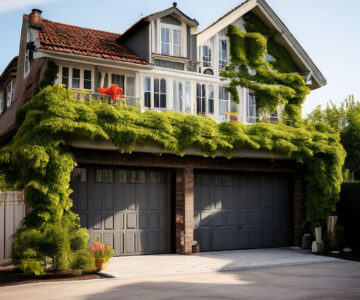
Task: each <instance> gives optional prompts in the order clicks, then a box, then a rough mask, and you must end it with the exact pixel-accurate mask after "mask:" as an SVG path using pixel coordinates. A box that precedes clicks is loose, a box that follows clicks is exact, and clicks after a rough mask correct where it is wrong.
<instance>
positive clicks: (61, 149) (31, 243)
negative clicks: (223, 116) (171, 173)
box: [0, 85, 345, 267]
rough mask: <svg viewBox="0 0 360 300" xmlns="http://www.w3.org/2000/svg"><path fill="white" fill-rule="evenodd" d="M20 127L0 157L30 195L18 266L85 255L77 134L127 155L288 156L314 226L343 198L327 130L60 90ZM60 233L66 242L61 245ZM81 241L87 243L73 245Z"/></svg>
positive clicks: (340, 156)
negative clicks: (74, 178)
mask: <svg viewBox="0 0 360 300" xmlns="http://www.w3.org/2000/svg"><path fill="white" fill-rule="evenodd" d="M17 120H18V122H19V124H21V126H20V127H19V130H18V132H17V133H16V135H15V137H14V138H13V140H12V142H11V143H10V144H9V145H7V146H5V147H3V148H2V149H1V150H0V167H1V169H2V170H4V172H5V171H6V175H7V177H6V178H7V180H9V181H10V182H12V183H13V184H14V185H15V186H17V187H18V188H19V189H22V190H24V192H25V199H26V201H27V202H28V204H29V205H30V206H31V207H32V210H31V212H29V214H27V216H26V218H25V220H24V224H23V226H22V228H21V229H20V230H19V232H18V234H17V236H16V239H15V242H14V258H15V260H16V261H18V262H19V260H21V259H22V258H23V253H24V251H26V250H27V249H29V248H30V249H34V250H35V251H36V253H37V254H36V258H39V259H41V258H44V256H45V255H48V256H52V255H56V256H57V257H58V261H59V263H60V266H61V267H64V266H66V264H67V263H68V262H69V257H71V251H75V250H79V249H84V248H85V247H84V246H85V245H86V242H85V240H86V239H87V235H86V233H85V231H83V229H80V226H79V222H78V217H77V215H75V214H73V213H72V212H71V210H70V208H71V205H72V201H71V199H70V197H69V195H70V193H71V190H70V189H69V180H70V174H71V172H72V170H73V168H74V166H75V161H74V158H73V156H72V154H71V152H70V149H68V148H67V147H66V139H67V138H68V137H70V136H71V135H82V136H85V137H88V138H90V139H94V138H96V137H97V138H103V139H106V140H110V141H112V142H113V143H114V145H116V146H117V147H118V148H119V150H120V151H121V152H128V153H130V152H131V151H132V150H133V148H134V146H135V145H136V144H140V145H144V146H147V145H154V144H155V145H158V146H160V148H162V149H164V150H168V151H171V152H172V153H174V154H177V155H184V154H185V151H186V149H187V148H188V147H190V146H193V147H196V148H198V149H199V150H200V151H201V152H202V153H203V155H204V156H210V157H213V156H215V155H216V153H217V152H219V151H220V152H223V153H224V154H225V155H226V156H227V157H229V158H230V157H231V156H232V154H233V152H234V151H236V150H238V149H241V148H244V147H247V148H252V149H263V150H267V151H272V152H275V153H279V154H282V155H283V156H285V157H289V158H292V159H295V160H296V161H298V162H299V163H304V164H305V165H306V166H307V171H306V176H305V180H306V181H307V193H306V197H307V199H306V215H307V217H308V219H309V220H310V221H311V222H312V223H313V224H315V225H316V224H321V223H322V222H323V221H324V220H325V218H326V217H327V216H328V215H329V214H330V213H332V212H333V210H334V208H335V203H336V201H337V200H338V194H339V192H340V185H341V182H342V174H341V168H342V164H343V161H344V157H345V152H344V150H343V148H342V147H341V145H340V144H339V135H338V133H336V132H335V131H334V130H332V129H331V128H330V127H329V126H327V125H325V124H322V123H317V124H310V123H304V124H302V125H301V126H300V125H299V126H297V127H295V126H293V127H290V126H286V125H285V124H282V123H278V124H270V123H257V124H253V125H244V124H242V123H241V122H223V123H221V124H217V122H216V121H215V120H213V119H211V118H206V117H200V116H195V115H186V114H181V113H175V112H166V113H159V112H155V111H146V112H145V113H142V112H141V111H140V110H138V109H136V108H133V107H129V106H116V105H108V104H104V103H100V102H97V101H93V102H82V101H75V100H74V98H73V94H72V93H71V91H69V90H67V89H65V88H64V87H63V86H61V85H57V86H53V87H46V88H44V89H43V90H41V92H40V93H39V94H37V95H36V96H35V97H34V98H33V99H32V100H31V101H29V102H28V103H26V104H25V105H24V106H23V107H22V108H21V109H20V111H19V114H18V116H17ZM54 226H57V227H58V228H57V229H56V230H55V228H54ZM29 234H33V235H34V236H33V239H29V237H28V236H27V235H29ZM58 234H63V235H68V237H64V238H59V236H58ZM75 237H77V238H75ZM79 237H82V238H80V240H81V241H82V242H80V243H79V242H75V241H76V240H78V238H79ZM45 238H46V239H45ZM69 244H70V246H69ZM42 245H46V247H44V248H43V247H42ZM75 245H76V246H75ZM50 248H51V249H50ZM44 249H47V250H46V251H45V250H44ZM69 249H70V250H69ZM69 251H70V253H69Z"/></svg>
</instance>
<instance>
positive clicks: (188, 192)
mask: <svg viewBox="0 0 360 300" xmlns="http://www.w3.org/2000/svg"><path fill="white" fill-rule="evenodd" d="M175 215H176V217H175V218H176V219H175V223H176V253H178V254H191V253H192V243H193V239H194V170H193V168H181V169H176V212H175Z"/></svg>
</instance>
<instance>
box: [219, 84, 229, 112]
mask: <svg viewBox="0 0 360 300" xmlns="http://www.w3.org/2000/svg"><path fill="white" fill-rule="evenodd" d="M220 89H224V93H225V95H227V99H220ZM230 100H231V99H230V93H229V92H228V91H227V90H226V89H225V86H222V85H219V91H218V105H219V113H218V114H219V119H224V118H223V114H224V113H228V112H230ZM224 103H225V104H226V110H225V111H224V112H223V114H221V113H220V111H221V110H220V106H221V105H222V104H224Z"/></svg>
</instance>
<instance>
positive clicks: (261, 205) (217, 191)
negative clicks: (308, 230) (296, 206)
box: [194, 171, 293, 251]
mask: <svg viewBox="0 0 360 300" xmlns="http://www.w3.org/2000/svg"><path fill="white" fill-rule="evenodd" d="M194 176H195V178H194V181H195V182H194V240H196V241H198V243H199V244H200V249H201V251H213V250H234V249H248V248H263V247H281V246H289V245H291V243H292V234H291V231H292V228H293V227H292V224H291V223H292V217H291V201H290V199H291V197H290V181H289V179H288V176H286V175H279V174H266V173H250V172H248V173H247V172H209V171H196V172H195V174H194Z"/></svg>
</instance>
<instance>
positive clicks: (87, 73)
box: [84, 70, 91, 90]
mask: <svg viewBox="0 0 360 300" xmlns="http://www.w3.org/2000/svg"><path fill="white" fill-rule="evenodd" d="M84 89H86V90H91V71H90V70H84Z"/></svg>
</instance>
